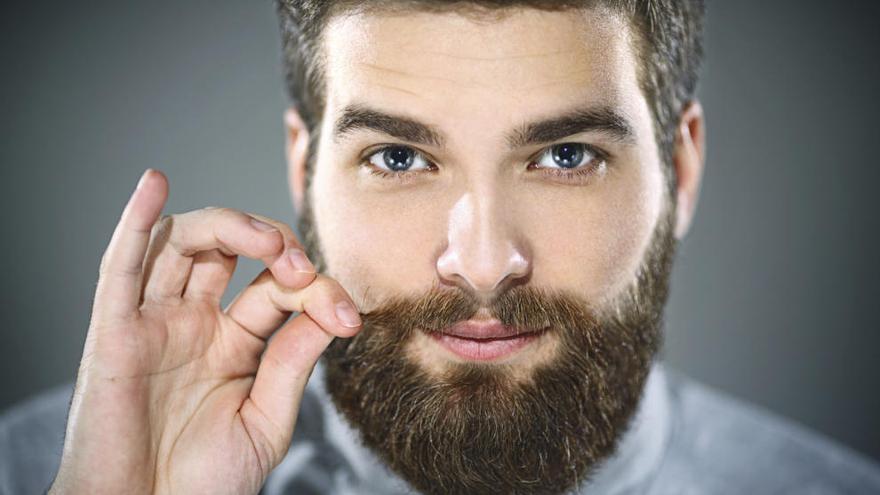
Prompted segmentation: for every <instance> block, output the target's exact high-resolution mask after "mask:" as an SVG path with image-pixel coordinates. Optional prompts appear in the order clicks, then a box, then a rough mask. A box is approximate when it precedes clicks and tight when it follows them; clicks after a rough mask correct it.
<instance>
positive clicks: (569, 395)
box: [301, 202, 675, 494]
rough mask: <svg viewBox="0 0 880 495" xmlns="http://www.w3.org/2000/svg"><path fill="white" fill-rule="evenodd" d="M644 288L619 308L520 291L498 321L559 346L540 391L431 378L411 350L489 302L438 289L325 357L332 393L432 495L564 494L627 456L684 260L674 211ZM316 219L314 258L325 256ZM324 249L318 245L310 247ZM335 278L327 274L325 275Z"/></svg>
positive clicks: (497, 309)
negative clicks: (628, 434)
mask: <svg viewBox="0 0 880 495" xmlns="http://www.w3.org/2000/svg"><path fill="white" fill-rule="evenodd" d="M667 206H668V208H666V210H665V211H664V213H663V214H662V215H661V218H660V221H659V222H658V225H657V228H656V229H655V231H654V233H653V237H652V242H651V244H650V246H649V248H648V250H647V252H646V254H645V257H644V259H643V262H642V265H641V267H640V270H639V272H638V274H637V277H636V281H635V283H634V284H632V285H631V286H630V287H629V288H627V290H625V291H623V293H622V294H621V295H620V296H619V297H618V298H616V299H615V301H614V303H613V304H611V305H610V307H609V308H607V309H597V308H593V307H591V304H590V303H589V301H585V300H583V298H581V297H579V296H577V295H576V294H572V293H566V292H561V291H553V290H544V289H540V288H536V287H532V286H528V285H525V286H519V287H514V288H512V289H510V290H508V291H506V292H505V293H503V294H501V295H500V296H499V297H498V298H497V299H495V300H494V301H492V302H491V305H490V306H488V307H487V308H486V309H488V310H489V311H490V313H491V314H492V316H494V317H495V318H497V319H499V320H500V321H501V322H502V323H503V324H504V325H507V326H512V327H516V328H519V329H523V330H538V329H542V328H546V327H547V326H548V323H549V329H548V330H546V332H548V334H552V335H545V337H548V336H549V337H555V338H557V339H558V343H559V344H560V345H558V346H557V347H556V350H557V352H555V354H554V356H553V357H552V359H551V360H550V361H549V362H548V363H546V364H543V365H537V366H536V367H535V368H534V370H533V372H532V373H531V374H530V376H529V378H528V379H525V380H516V379H514V378H512V376H513V375H514V373H513V371H514V370H513V368H512V365H503V364H491V363H488V364H487V363H452V362H450V363H449V366H448V367H447V368H446V370H445V371H444V372H443V373H442V374H441V375H440V376H437V375H436V374H435V375H432V374H429V373H428V372H426V371H425V370H424V369H423V367H422V366H421V365H420V364H419V363H418V362H415V361H413V359H411V358H410V357H409V354H408V353H407V351H406V346H407V344H408V343H410V342H411V340H412V337H414V334H415V332H419V331H425V332H428V333H430V332H436V331H439V330H441V329H443V328H446V327H448V326H451V325H453V324H454V323H456V322H458V321H461V320H465V319H469V318H471V317H473V316H474V315H475V313H476V312H477V310H478V309H479V305H478V303H477V302H476V299H475V298H473V297H472V296H471V295H470V294H469V293H467V292H465V291H463V290H458V289H455V290H453V289H448V290H447V289H444V290H439V289H437V288H434V289H432V290H430V291H428V292H427V293H425V294H424V295H422V296H421V297H417V298H394V299H392V300H390V301H387V302H386V303H385V304H383V305H382V306H381V307H380V308H378V309H376V310H374V311H372V312H370V313H367V314H364V315H363V320H364V327H363V329H362V331H361V332H360V333H359V334H358V335H356V336H355V337H353V338H351V339H336V340H334V341H333V343H332V344H331V345H330V347H329V348H328V350H327V351H326V352H325V353H324V355H323V358H322V359H323V360H324V364H325V366H326V375H325V379H326V386H327V390H328V392H329V394H330V396H331V398H332V400H333V402H334V404H335V405H336V407H337V408H338V409H339V411H340V412H341V413H342V414H343V416H344V417H345V418H346V419H347V420H348V421H349V422H350V423H351V424H352V425H353V426H354V427H355V428H356V429H357V430H358V431H359V432H360V435H361V441H362V442H363V444H364V445H365V446H366V447H368V448H370V449H371V450H372V451H373V452H375V453H376V454H377V455H378V456H379V457H380V458H381V459H382V460H383V461H384V462H385V463H386V464H387V466H388V467H389V468H390V469H392V470H393V471H394V472H396V473H397V474H399V475H400V476H401V477H402V478H404V479H405V480H406V481H408V482H409V483H410V484H411V485H412V486H413V487H414V488H416V489H418V490H419V491H421V492H423V493H432V494H433V493H437V494H440V493H442V494H459V493H461V494H465V493H467V494H480V493H492V494H497V493H563V492H565V491H567V490H571V489H573V488H576V487H577V486H578V485H580V484H581V483H582V482H584V481H585V480H587V479H589V478H590V476H591V475H592V473H593V472H594V470H595V468H596V467H597V466H598V464H599V462H600V461H602V460H604V459H605V458H607V457H608V456H609V455H610V454H611V453H612V452H614V450H615V448H616V446H617V443H618V440H619V439H620V438H621V436H622V435H623V433H624V432H625V431H626V429H627V428H628V425H629V423H630V421H631V418H632V416H633V414H634V412H635V410H636V408H637V406H638V404H639V401H640V397H641V394H642V390H643V388H644V385H645V381H646V378H647V375H648V372H649V370H650V367H651V364H652V362H653V360H654V357H655V355H656V353H657V352H658V349H659V347H660V346H661V342H662V332H661V327H662V313H663V307H664V305H665V302H666V297H667V292H668V280H669V274H670V271H671V266H672V259H673V256H674V251H675V239H674V236H673V234H672V219H673V218H674V210H675V207H674V203H671V202H667ZM308 217H309V218H301V220H302V221H303V223H301V228H302V227H306V229H307V230H308V232H307V233H306V232H304V234H305V238H306V239H307V240H306V245H307V249H308V250H309V251H310V252H309V254H310V256H311V255H313V254H314V255H318V254H319V252H318V249H317V245H316V243H315V242H314V240H315V239H314V237H313V232H312V230H311V225H310V224H309V223H310V215H308ZM310 241H311V242H310ZM321 264H322V265H323V263H321Z"/></svg>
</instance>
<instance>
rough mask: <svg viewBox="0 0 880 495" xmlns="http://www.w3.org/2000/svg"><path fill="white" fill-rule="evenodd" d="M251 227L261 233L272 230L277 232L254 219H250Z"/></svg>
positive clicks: (266, 224)
mask: <svg viewBox="0 0 880 495" xmlns="http://www.w3.org/2000/svg"><path fill="white" fill-rule="evenodd" d="M251 225H253V226H254V228H256V229H257V230H261V231H263V232H272V231H273V230H278V229H276V228H275V227H273V226H271V225H269V224H268V223H266V222H261V221H259V220H257V219H256V218H251Z"/></svg>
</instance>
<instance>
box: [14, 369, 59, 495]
mask: <svg viewBox="0 0 880 495" xmlns="http://www.w3.org/2000/svg"><path fill="white" fill-rule="evenodd" d="M72 393H73V384H72V383H68V384H64V385H61V386H58V387H55V388H52V389H49V390H47V391H45V392H42V393H40V394H38V395H36V396H34V397H32V398H30V399H28V400H26V401H24V402H21V403H20V404H17V405H15V406H13V407H12V408H11V409H9V410H7V411H6V412H4V413H3V414H2V415H0V493H4V494H6V493H10V494H12V493H43V492H45V491H46V489H47V488H49V485H50V484H51V483H52V480H53V478H54V477H55V472H56V471H57V470H58V464H59V463H60V461H61V449H62V447H63V445H64V428H65V425H66V424H67V410H68V408H69V404H70V397H71V394H72Z"/></svg>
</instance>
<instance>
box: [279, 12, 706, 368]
mask: <svg viewBox="0 0 880 495" xmlns="http://www.w3.org/2000/svg"><path fill="white" fill-rule="evenodd" d="M584 26H587V28H585V27H584ZM450 33H454V35H452V36H451V35H450ZM325 50H326V51H325V53H326V54H327V66H328V68H327V74H328V76H327V107H326V110H325V118H324V121H323V127H322V129H321V140H320V145H319V152H318V163H317V166H316V168H315V172H314V176H313V178H312V185H311V188H310V190H309V191H308V198H307V200H308V201H310V202H311V204H312V207H313V211H314V216H315V220H314V223H315V225H316V228H317V233H318V238H319V240H320V243H321V247H322V253H323V255H324V257H325V260H326V263H327V267H328V275H330V276H331V277H333V278H334V279H336V280H338V281H339V282H340V283H341V284H342V285H343V286H344V287H345V288H346V289H348V290H349V291H350V293H351V294H352V296H353V298H354V299H355V301H358V303H359V306H360V307H361V309H362V310H369V309H371V308H373V307H375V306H376V305H377V304H379V303H380V302H381V301H383V300H385V299H387V298H388V297H390V296H393V295H395V294H400V293H404V294H419V293H422V292H423V291H425V290H427V289H428V288H429V287H431V285H432V284H436V285H440V286H458V287H461V288H463V289H467V290H468V291H469V292H472V293H474V294H475V295H477V296H479V297H481V298H483V299H485V300H489V299H491V298H493V297H494V296H496V295H497V294H498V293H500V292H501V291H503V290H505V289H507V288H509V287H511V286H513V285H516V284H523V283H529V284H534V285H536V286H542V287H551V288H558V289H568V290H571V291H574V292H576V293H579V294H581V295H583V296H584V297H585V298H586V299H587V300H590V301H594V302H595V303H596V304H597V305H599V306H603V305H608V304H609V301H610V300H611V299H612V298H613V297H614V296H615V295H616V294H618V293H619V292H620V291H621V290H623V288H624V287H625V286H627V285H628V284H629V283H631V282H632V281H633V280H634V277H635V274H636V269H637V267H638V264H639V261H640V260H641V259H642V257H643V254H644V252H645V249H646V247H647V245H648V242H649V240H650V234H651V232H652V231H653V230H654V227H655V225H656V223H657V221H658V218H659V217H660V213H661V209H662V208H663V206H664V202H665V201H667V198H666V197H665V194H664V187H665V183H664V176H663V173H662V168H661V163H660V159H659V156H658V149H657V144H656V142H655V139H654V129H653V121H652V118H651V114H650V112H649V109H648V104H647V102H646V100H645V98H644V96H643V95H642V92H641V90H640V88H639V86H638V82H637V74H636V59H635V56H634V53H633V51H632V49H631V40H630V39H629V29H628V28H627V24H626V21H625V20H623V19H621V18H620V17H617V16H615V15H612V14H610V13H606V12H598V11H587V12H552V13H548V12H537V11H533V10H525V11H513V13H509V15H507V16H505V17H504V18H502V19H501V20H494V21H492V22H489V23H484V22H474V21H473V20H470V19H467V18H465V17H462V16H459V15H455V14H444V15H438V14H428V13H407V14H406V15H358V16H349V17H340V18H336V19H334V20H333V21H332V22H331V23H330V24H329V25H328V27H327V30H326V39H325ZM523 95H528V98H524V97H523ZM352 103H361V104H365V105H368V106H369V107H371V108H377V109H380V110H382V111H385V112H388V113H395V114H397V115H402V116H406V117H409V118H413V119H416V120H418V121H420V122H424V123H428V124H430V125H432V126H434V127H435V128H437V129H438V130H440V132H441V133H442V134H443V135H444V137H445V141H446V146H445V147H438V146H432V145H427V146H425V145H412V146H413V148H415V149H417V150H419V151H421V152H423V153H424V154H426V155H428V156H429V157H430V161H432V162H433V163H434V164H435V165H436V166H437V169H438V170H437V171H436V172H435V173H433V174H427V173H422V175H421V176H417V175H416V174H418V173H419V172H411V175H410V177H412V179H411V180H410V181H408V182H406V183H400V182H394V181H392V180H389V179H383V178H378V177H375V176H371V175H370V174H369V173H367V169H366V168H365V167H363V166H358V163H359V161H360V158H361V157H362V156H363V155H365V154H368V153H369V152H372V150H373V149H375V148H376V147H377V145H382V144H407V145H410V143H406V142H403V141H400V140H399V139H396V138H393V137H390V136H387V135H384V134H381V133H377V132H375V131H373V130H359V131H356V133H352V134H350V135H348V136H346V137H345V138H344V139H341V140H334V138H333V136H332V133H333V125H332V124H333V122H334V121H335V120H336V118H337V116H338V115H339V113H340V112H341V109H343V108H344V107H345V106H346V105H349V104H352ZM583 105H588V106H592V107H609V108H613V109H615V110H616V111H617V112H618V113H619V114H621V115H623V116H625V118H626V119H627V120H628V121H629V122H630V125H631V126H632V128H633V131H634V135H633V136H632V139H630V140H628V141H626V142H620V141H619V140H616V139H613V138H612V137H610V136H608V135H607V134H604V133H600V132H595V131H593V132H589V133H584V134H578V135H572V136H568V137H566V138H565V139H563V140H560V141H555V142H552V143H545V144H541V145H535V146H529V147H525V148H516V149H509V148H508V146H507V144H506V143H505V140H504V137H505V135H506V134H507V133H508V132H509V130H510V129H512V128H513V127H514V126H516V125H517V124H519V123H521V122H525V121H533V120H537V119H539V118H547V117H553V116H558V115H560V114H562V113H566V112H568V111H571V110H572V109H573V108H576V107H580V106H583ZM682 118H683V120H682V126H681V130H682V132H681V133H680V135H679V138H678V149H677V151H676V159H675V168H676V173H677V174H678V177H679V186H678V192H677V199H678V206H679V209H678V212H677V214H678V218H677V227H676V230H677V232H676V234H677V236H678V237H681V236H683V235H684V233H685V232H686V230H687V228H688V225H689V223H690V219H691V216H692V214H693V208H694V204H695V202H696V196H697V189H698V183H699V176H700V170H701V167H702V159H703V158H702V156H703V151H702V147H703V146H702V134H703V127H702V116H701V111H700V109H699V105H698V104H693V105H691V106H690V107H689V108H688V109H687V111H686V112H685V113H684V115H683V116H682ZM287 123H288V127H289V139H290V143H291V145H290V147H289V149H290V150H291V151H290V153H289V162H290V177H291V188H292V194H293V196H294V198H295V200H296V201H297V202H298V203H301V201H303V198H305V195H306V191H305V189H304V176H305V173H306V171H305V170H304V163H305V161H304V145H303V142H304V141H305V140H306V139H307V131H306V130H305V129H304V128H303V127H302V125H301V121H300V120H299V119H298V118H297V116H296V115H295V113H294V112H293V111H291V112H289V115H288V119H287ZM564 142H583V143H588V144H592V145H594V146H597V147H599V148H601V149H603V150H605V151H607V152H608V153H609V154H611V155H612V158H611V159H609V160H608V162H607V165H606V166H605V167H604V168H603V169H602V170H601V171H599V172H597V173H595V174H593V175H592V176H590V177H588V178H587V179H586V180H565V179H561V178H558V177H553V176H551V175H549V174H546V173H541V172H547V170H546V169H545V170H529V169H528V164H529V163H530V162H532V161H534V159H535V155H536V154H538V153H540V152H541V151H542V150H543V149H546V148H547V147H548V146H549V145H552V144H560V143H564ZM365 150H366V151H367V152H368V153H364V151H365ZM380 157H381V155H380ZM376 161H379V160H378V159H377V160H376ZM380 163H381V162H380ZM549 165H551V166H552V163H550V164H549ZM339 198H345V200H340V199H339ZM353 225H354V226H357V228H352V226H353ZM389 259H392V260H394V263H393V264H389V263H387V262H386V260H389ZM549 344H551V343H549V342H541V343H539V345H537V346H535V347H536V348H535V349H533V352H529V353H521V354H519V355H517V356H513V357H511V358H509V359H506V361H508V362H515V363H517V364H520V365H521V367H520V368H519V369H523V370H525V369H528V368H530V367H531V366H533V365H534V364H536V363H538V362H540V361H541V360H542V359H550V358H551V357H552V354H553V353H552V346H550V345H549ZM411 350H412V352H413V353H414V354H416V355H418V356H419V360H420V361H421V362H422V363H423V364H424V365H425V366H426V367H427V368H429V369H434V370H438V371H439V370H441V369H442V368H443V365H444V363H446V362H448V360H450V359H455V357H454V356H453V355H451V354H450V353H449V352H448V351H447V350H446V349H444V348H442V347H440V346H438V345H437V344H436V343H434V342H433V341H431V340H430V339H427V338H425V336H424V335H421V334H418V335H417V337H416V341H415V342H413V346H412V349H411Z"/></svg>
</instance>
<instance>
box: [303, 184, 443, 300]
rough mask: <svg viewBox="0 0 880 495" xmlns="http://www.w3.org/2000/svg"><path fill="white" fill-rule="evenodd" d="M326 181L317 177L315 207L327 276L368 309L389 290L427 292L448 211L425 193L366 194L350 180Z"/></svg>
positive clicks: (402, 292) (412, 292) (432, 276)
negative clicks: (443, 214) (426, 199)
mask: <svg viewBox="0 0 880 495" xmlns="http://www.w3.org/2000/svg"><path fill="white" fill-rule="evenodd" d="M327 179H329V180H323V179H321V180H318V178H317V177H316V181H315V184H314V190H315V192H316V194H315V195H314V203H313V204H314V205H315V208H314V211H315V220H316V228H317V231H318V235H319V238H320V240H321V247H322V249H323V254H324V257H325V260H326V262H327V271H328V273H327V274H328V275H329V276H330V277H332V278H334V279H336V280H337V281H338V282H339V283H340V284H342V286H343V287H345V288H346V290H348V291H349V293H350V294H351V295H352V297H354V299H355V302H357V303H358V304H363V306H364V307H362V308H361V309H364V310H366V309H368V308H370V307H372V306H374V305H375V301H376V300H377V299H378V298H380V297H383V296H387V295H388V292H389V288H392V289H393V290H392V292H393V293H395V294H415V293H420V292H422V291H424V290H425V286H426V284H429V283H430V282H431V281H432V280H433V278H434V270H433V268H434V265H433V264H432V262H431V260H432V259H434V257H435V256H434V255H435V254H436V253H435V250H436V249H438V247H439V240H440V239H442V235H441V236H440V237H439V238H438V235H439V234H438V233H440V234H442V228H443V227H442V225H443V217H442V211H443V209H442V208H437V205H436V203H435V204H430V202H427V201H425V196H424V195H421V196H420V195H416V194H396V193H388V194H382V193H376V192H375V191H373V192H365V191H363V190H360V189H359V188H358V187H356V186H354V185H352V182H351V181H350V179H349V180H343V179H345V178H343V177H337V178H330V177H328V178H327ZM331 184H332V185H331ZM318 191H323V192H324V195H323V196H321V197H319V194H318ZM334 198H344V200H343V199H334Z"/></svg>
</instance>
